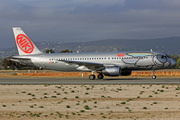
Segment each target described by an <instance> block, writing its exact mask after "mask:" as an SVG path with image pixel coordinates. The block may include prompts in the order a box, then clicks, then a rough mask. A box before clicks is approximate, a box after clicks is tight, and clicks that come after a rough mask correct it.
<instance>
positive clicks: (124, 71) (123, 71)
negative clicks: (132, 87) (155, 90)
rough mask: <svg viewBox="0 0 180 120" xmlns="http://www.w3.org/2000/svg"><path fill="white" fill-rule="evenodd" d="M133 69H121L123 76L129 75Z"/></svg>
mask: <svg viewBox="0 0 180 120" xmlns="http://www.w3.org/2000/svg"><path fill="white" fill-rule="evenodd" d="M131 73H132V71H131V70H121V76H128V75H131Z"/></svg>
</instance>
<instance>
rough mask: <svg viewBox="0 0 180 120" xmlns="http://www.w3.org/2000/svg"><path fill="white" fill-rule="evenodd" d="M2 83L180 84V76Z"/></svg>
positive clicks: (2, 81) (4, 81)
mask: <svg viewBox="0 0 180 120" xmlns="http://www.w3.org/2000/svg"><path fill="white" fill-rule="evenodd" d="M0 84H15V85H16V84H34V85H38V84H70V85H73V84H94V85H95V84H180V78H157V79H151V78H105V79H103V80H99V79H95V80H89V79H88V78H0Z"/></svg>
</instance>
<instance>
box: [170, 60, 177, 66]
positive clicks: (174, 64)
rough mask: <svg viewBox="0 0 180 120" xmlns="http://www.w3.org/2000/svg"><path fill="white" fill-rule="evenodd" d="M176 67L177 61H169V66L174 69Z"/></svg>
mask: <svg viewBox="0 0 180 120" xmlns="http://www.w3.org/2000/svg"><path fill="white" fill-rule="evenodd" d="M176 65H177V61H176V60H174V59H171V66H172V67H175V66H176Z"/></svg>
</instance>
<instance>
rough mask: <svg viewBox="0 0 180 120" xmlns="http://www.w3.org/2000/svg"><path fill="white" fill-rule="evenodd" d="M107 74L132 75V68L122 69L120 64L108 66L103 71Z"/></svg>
mask: <svg viewBox="0 0 180 120" xmlns="http://www.w3.org/2000/svg"><path fill="white" fill-rule="evenodd" d="M99 73H102V74H104V75H106V76H120V75H122V76H128V75H131V70H121V68H120V67H119V66H113V67H106V68H104V69H103V70H102V71H101V72H99Z"/></svg>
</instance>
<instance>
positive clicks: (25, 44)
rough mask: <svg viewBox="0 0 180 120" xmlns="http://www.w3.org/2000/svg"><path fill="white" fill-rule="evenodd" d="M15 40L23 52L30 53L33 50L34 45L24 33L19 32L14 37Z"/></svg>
mask: <svg viewBox="0 0 180 120" xmlns="http://www.w3.org/2000/svg"><path fill="white" fill-rule="evenodd" d="M16 42H17V44H18V46H19V48H20V49H21V50H22V51H23V52H25V53H27V54H30V53H32V52H33V49H34V45H33V43H32V42H31V40H30V39H29V38H28V37H27V36H26V35H23V34H19V35H18V36H17V38H16Z"/></svg>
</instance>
